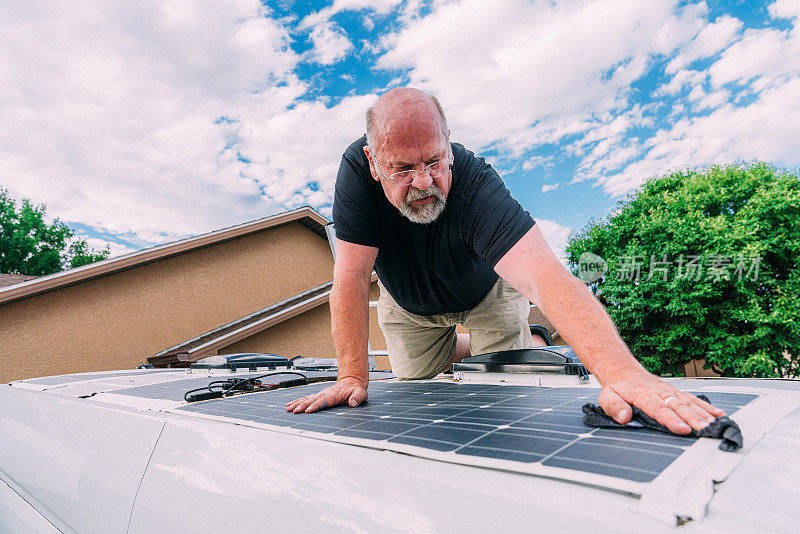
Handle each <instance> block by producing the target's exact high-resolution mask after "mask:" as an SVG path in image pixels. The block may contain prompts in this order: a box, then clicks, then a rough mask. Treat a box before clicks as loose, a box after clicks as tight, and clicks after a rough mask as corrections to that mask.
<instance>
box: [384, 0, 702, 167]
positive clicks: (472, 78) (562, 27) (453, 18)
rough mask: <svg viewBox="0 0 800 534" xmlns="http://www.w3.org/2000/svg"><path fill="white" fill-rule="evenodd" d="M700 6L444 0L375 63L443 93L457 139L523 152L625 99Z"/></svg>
mask: <svg viewBox="0 0 800 534" xmlns="http://www.w3.org/2000/svg"><path fill="white" fill-rule="evenodd" d="M704 13H705V5H704V4H699V5H688V6H684V7H679V6H677V3H676V2H675V1H673V0H658V1H653V2H649V3H648V6H647V9H642V6H641V4H639V3H637V2H626V1H621V0H618V1H614V0H606V1H571V2H561V3H552V2H549V1H535V2H527V1H523V0H499V1H496V2H484V1H480V0H467V1H463V2H446V3H442V4H437V5H436V6H435V8H434V10H433V12H432V13H430V14H429V15H427V16H425V17H423V18H420V19H417V20H412V21H411V22H410V23H409V25H408V27H406V28H404V29H402V30H401V31H399V32H398V33H397V34H394V35H392V36H390V37H389V38H388V39H387V46H388V47H389V48H388V51H387V53H386V54H385V55H384V56H382V57H381V58H380V59H379V62H378V66H379V67H382V68H387V69H405V68H408V69H410V72H409V74H408V77H409V79H410V81H411V84H412V85H415V86H418V87H422V88H424V89H427V90H429V91H432V92H433V93H435V94H436V95H437V96H439V98H440V100H441V101H442V103H443V105H444V106H445V109H446V110H447V111H448V113H449V119H450V123H451V128H452V130H453V134H454V138H456V139H458V140H461V141H463V142H465V143H467V144H468V145H469V146H471V147H474V148H475V149H477V150H480V149H482V148H485V147H488V146H490V145H493V146H498V147H499V148H505V149H508V150H510V151H511V153H512V154H519V153H521V152H522V151H524V150H525V149H526V148H528V147H531V146H534V145H536V144H540V143H544V142H554V141H557V140H558V139H560V138H561V137H562V136H564V135H568V134H571V133H581V132H584V131H586V130H587V129H589V128H590V127H591V126H592V125H591V123H590V122H588V119H590V118H591V117H592V116H596V115H601V114H603V113H609V112H613V111H615V110H618V109H619V108H621V107H625V106H626V105H627V97H628V94H629V91H630V87H629V86H630V83H631V82H632V81H634V80H636V79H638V78H639V77H640V76H641V75H642V73H643V72H644V71H645V70H646V68H647V65H648V61H649V59H650V58H651V57H652V56H653V55H658V54H669V53H671V52H672V51H673V50H674V49H675V48H676V47H677V46H679V45H681V44H683V43H685V42H687V41H689V40H690V39H692V38H693V37H694V36H695V34H696V33H697V31H698V30H699V29H700V28H701V27H702V25H703V20H702V17H703V15H704Z"/></svg>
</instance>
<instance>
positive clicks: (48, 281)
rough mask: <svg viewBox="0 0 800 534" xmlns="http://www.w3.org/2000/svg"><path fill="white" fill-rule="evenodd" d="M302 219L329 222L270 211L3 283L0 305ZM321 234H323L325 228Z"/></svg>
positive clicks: (303, 213)
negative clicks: (244, 220) (240, 221)
mask: <svg viewBox="0 0 800 534" xmlns="http://www.w3.org/2000/svg"><path fill="white" fill-rule="evenodd" d="M304 220H307V221H308V222H311V223H315V224H319V225H321V226H322V227H324V226H325V225H326V224H327V223H328V222H329V221H328V220H327V219H326V218H325V217H323V216H322V215H320V214H319V213H318V212H317V211H316V210H314V209H313V208H311V207H308V206H304V207H302V208H298V209H296V210H292V211H288V212H284V213H278V214H275V215H270V216H269V217H264V218H263V219H258V220H256V221H250V222H247V223H243V224H240V225H237V226H231V227H229V228H223V229H221V230H215V231H213V232H209V233H206V234H201V235H198V236H194V237H188V238H186V239H182V240H180V241H173V242H171V243H165V244H163V245H158V246H155V247H152V248H147V249H144V250H138V251H136V252H132V253H130V254H126V255H124V256H119V257H117V258H110V259H107V260H103V261H98V262H95V263H90V264H88V265H84V266H82V267H76V268H74V269H68V270H66V271H61V272H58V273H54V274H50V275H46V276H41V277H38V278H35V279H33V280H29V281H27V282H21V283H19V284H14V285H10V286H6V287H3V288H0V305H3V304H6V303H9V302H13V301H16V300H22V299H25V298H28V297H33V296H36V295H39V294H41V293H47V292H49V291H55V290H57V289H61V288H62V287H67V286H70V285H74V284H78V283H80V282H86V281H88V280H92V279H94V278H100V277H103V276H107V275H110V274H114V273H117V272H120V271H125V270H128V269H132V268H134V267H138V266H140V265H145V264H147V263H151V262H154V261H158V260H162V259H166V258H169V257H171V256H176V255H178V254H183V253H185V252H191V251H193V250H197V249H201V248H205V247H208V246H211V245H216V244H219V243H223V242H225V241H229V240H231V239H236V238H239V237H244V236H246V235H249V234H254V233H257V232H260V231H262V230H266V229H269V228H274V227H276V226H281V225H284V224H289V223H292V222H302V221H304ZM320 236H321V237H324V236H325V233H324V230H323V232H322V234H320Z"/></svg>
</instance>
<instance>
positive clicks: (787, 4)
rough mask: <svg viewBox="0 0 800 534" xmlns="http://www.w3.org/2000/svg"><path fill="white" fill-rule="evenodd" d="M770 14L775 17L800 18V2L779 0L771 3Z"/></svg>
mask: <svg viewBox="0 0 800 534" xmlns="http://www.w3.org/2000/svg"><path fill="white" fill-rule="evenodd" d="M768 9H769V14H770V15H772V16H773V17H774V18H784V19H796V18H800V2H798V1H797V0H778V1H777V2H774V3H772V4H770V6H769V8H768Z"/></svg>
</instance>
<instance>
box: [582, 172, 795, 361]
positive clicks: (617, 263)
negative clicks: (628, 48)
mask: <svg viewBox="0 0 800 534" xmlns="http://www.w3.org/2000/svg"><path fill="white" fill-rule="evenodd" d="M588 253H593V254H596V255H598V256H600V257H601V258H603V259H605V260H606V261H607V270H606V274H605V276H604V277H603V278H599V279H598V280H595V281H591V275H592V274H593V271H592V265H594V266H595V268H596V269H597V270H600V268H599V267H597V265H598V262H597V261H595V262H594V263H589V262H587V260H588V259H590V258H591V255H590V254H588ZM567 254H568V259H569V262H570V266H571V268H572V269H573V272H574V273H575V274H576V275H578V276H579V277H581V278H582V279H584V281H586V282H591V283H589V287H590V289H591V290H592V292H593V293H594V294H595V295H597V296H598V298H599V299H600V301H601V302H602V303H603V304H604V305H605V306H606V309H607V310H608V312H609V314H610V315H611V317H612V318H613V319H614V321H615V323H616V324H617V327H618V328H619V331H620V334H621V335H622V337H623V339H625V341H626V342H627V343H628V345H629V346H630V347H631V350H632V351H633V353H634V354H635V355H636V356H637V357H638V358H639V359H640V361H641V362H642V363H643V364H644V366H645V367H647V368H648V369H649V370H650V371H652V372H654V373H658V374H667V373H671V374H675V375H678V374H680V370H679V369H680V367H679V366H680V365H681V364H683V363H685V362H687V361H689V360H692V359H705V360H706V362H707V365H711V366H713V368H714V369H716V370H718V371H720V372H722V373H723V375H726V376H768V377H769V376H798V375H800V354H799V353H800V271H799V270H798V258H800V179H799V178H798V176H797V175H796V174H792V173H790V172H787V171H781V170H778V169H776V168H774V167H772V166H770V165H767V164H764V163H755V164H751V165H732V166H726V167H711V168H709V169H706V170H703V171H685V172H675V173H672V174H669V175H667V176H664V177H662V178H655V179H651V180H649V181H648V182H646V183H645V184H644V185H642V186H641V187H640V188H639V189H638V190H636V191H634V192H633V193H632V194H631V195H629V196H628V198H626V199H625V200H623V201H622V202H620V204H619V205H618V206H617V208H616V209H615V210H614V211H613V212H612V213H611V214H610V215H609V216H608V217H606V218H604V219H602V220H599V221H593V222H590V223H589V224H588V225H587V226H586V227H585V228H584V229H583V230H581V231H580V232H578V233H576V234H573V235H572V236H570V240H569V244H568V246H567ZM582 255H583V261H581V256H582ZM637 271H639V272H638V273H637Z"/></svg>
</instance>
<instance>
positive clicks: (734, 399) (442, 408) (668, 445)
mask: <svg viewBox="0 0 800 534" xmlns="http://www.w3.org/2000/svg"><path fill="white" fill-rule="evenodd" d="M327 385H329V384H324V383H322V384H312V385H309V386H302V387H297V388H290V389H286V390H276V391H269V392H262V393H254V394H248V395H239V396H235V397H230V398H227V399H222V400H215V401H209V402H203V403H198V404H195V405H189V406H185V407H182V408H180V409H178V410H176V411H177V412H190V413H198V414H205V415H210V416H220V417H226V418H233V419H240V420H246V421H253V422H256V423H260V424H266V425H274V426H279V427H287V428H291V429H294V430H304V431H312V432H318V433H321V434H326V435H329V436H331V437H333V438H335V437H338V436H341V437H346V438H361V439H366V440H374V441H382V442H385V443H384V444H383V445H382V446H383V447H384V448H387V449H391V448H392V446H393V445H394V444H398V445H404V446H413V447H420V448H422V449H427V450H432V451H440V452H447V453H452V454H455V455H460V456H461V457H483V458H497V459H502V460H512V461H516V462H523V463H528V464H531V463H540V464H541V465H544V466H551V467H560V468H565V469H573V470H579V471H584V472H590V473H597V474H601V475H607V476H612V477H617V478H622V479H626V480H631V481H636V482H649V481H650V480H652V479H654V478H655V477H656V476H658V474H659V473H660V472H661V471H663V470H664V469H665V468H666V467H667V466H668V465H669V464H670V463H672V461H674V460H675V459H676V458H677V457H678V456H680V455H681V454H682V453H683V452H684V451H685V450H686V449H687V448H688V447H689V446H690V445H692V444H693V443H694V442H695V441H696V438H693V437H683V436H677V435H669V434H663V433H659V432H654V431H651V430H647V429H630V430H619V429H601V428H592V427H588V426H586V425H584V424H583V422H582V419H583V413H582V412H581V406H583V404H585V403H587V402H593V403H597V396H598V394H599V390H598V389H589V388H543V387H532V386H498V385H482V384H457V383H450V382H397V381H388V382H373V383H371V384H370V388H369V400H368V402H367V403H365V404H362V405H361V406H358V407H355V408H350V407H341V408H340V407H335V408H331V409H329V410H323V411H320V412H316V413H313V414H293V413H287V412H286V408H285V404H286V402H288V401H290V400H292V399H296V398H299V397H301V396H304V395H308V394H311V393H315V392H317V391H319V390H321V389H323V388H324V387H326V386H327ZM704 393H705V394H706V395H707V396H708V397H709V398H710V400H711V401H712V402H713V403H714V404H715V405H717V406H719V407H720V408H722V409H723V410H725V411H726V412H727V413H728V414H731V413H733V412H734V411H736V410H737V409H738V408H739V407H741V406H744V405H745V404H747V403H748V402H750V401H751V400H753V399H754V398H756V397H757V395H745V394H736V393H723V392H712V393H708V392H704Z"/></svg>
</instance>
